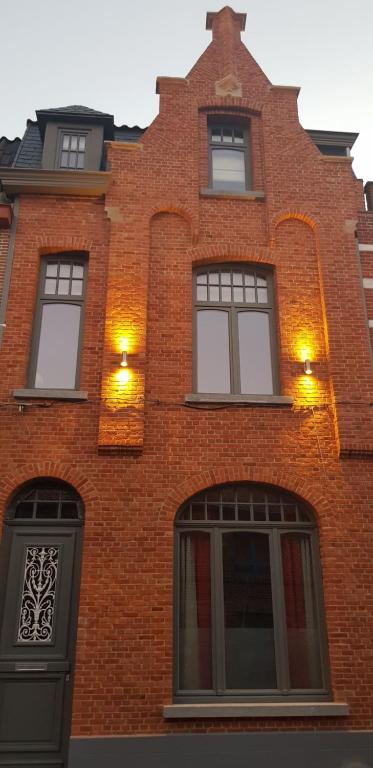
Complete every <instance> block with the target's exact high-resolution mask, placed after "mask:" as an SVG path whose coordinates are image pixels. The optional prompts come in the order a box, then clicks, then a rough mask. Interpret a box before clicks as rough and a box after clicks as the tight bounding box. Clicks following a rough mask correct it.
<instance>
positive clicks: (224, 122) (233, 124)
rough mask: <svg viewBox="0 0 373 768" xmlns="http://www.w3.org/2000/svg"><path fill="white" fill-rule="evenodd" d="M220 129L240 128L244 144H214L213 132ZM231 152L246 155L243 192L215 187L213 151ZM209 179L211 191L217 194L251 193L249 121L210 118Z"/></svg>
mask: <svg viewBox="0 0 373 768" xmlns="http://www.w3.org/2000/svg"><path fill="white" fill-rule="evenodd" d="M217 128H220V129H221V131H223V130H224V129H226V130H227V129H228V130H229V129H232V130H234V129H235V128H238V129H239V130H242V132H243V144H237V145H234V144H233V143H232V144H229V143H226V144H224V143H223V142H222V143H221V144H219V143H217V142H214V141H213V140H212V133H213V130H214V129H215V130H216V129H217ZM219 149H221V150H231V151H232V152H240V153H241V154H243V155H244V167H245V188H244V189H243V190H237V191H234V190H230V189H228V188H227V189H225V188H224V186H219V187H214V179H213V163H212V151H213V150H217V151H219ZM208 178H209V189H212V190H215V191H217V192H222V193H224V192H226V193H227V194H238V195H239V194H245V193H246V192H249V191H250V190H251V189H252V170H251V134H250V124H249V122H248V120H245V119H242V118H238V117H233V116H231V117H230V116H224V117H223V116H219V115H212V116H210V117H208Z"/></svg>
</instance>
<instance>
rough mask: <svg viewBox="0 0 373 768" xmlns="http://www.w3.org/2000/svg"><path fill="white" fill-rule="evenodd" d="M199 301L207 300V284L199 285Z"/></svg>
mask: <svg viewBox="0 0 373 768" xmlns="http://www.w3.org/2000/svg"><path fill="white" fill-rule="evenodd" d="M197 301H207V285H197Z"/></svg>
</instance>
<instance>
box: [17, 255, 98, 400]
mask: <svg viewBox="0 0 373 768" xmlns="http://www.w3.org/2000/svg"><path fill="white" fill-rule="evenodd" d="M86 272H87V259H86V257H85V256H84V254H80V253H72V254H66V253H63V254H56V255H51V256H47V257H45V258H43V259H42V262H41V268H40V279H39V291H38V298H37V306H36V313H35V322H34V333H33V343H32V353H31V359H30V376H29V386H30V387H31V388H35V389H77V388H78V382H79V356H80V347H81V337H82V315H83V304H84V296H85V284H86Z"/></svg>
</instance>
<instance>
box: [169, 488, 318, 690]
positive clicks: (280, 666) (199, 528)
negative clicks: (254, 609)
mask: <svg viewBox="0 0 373 768" xmlns="http://www.w3.org/2000/svg"><path fill="white" fill-rule="evenodd" d="M234 485H235V486H236V487H238V486H239V485H240V486H244V485H245V486H249V485H250V486H251V487H252V488H253V489H259V488H263V487H264V486H260V485H256V484H248V483H240V484H234ZM228 487H229V484H228V485H224V486H215V487H214V488H208V489H206V490H207V491H209V490H215V489H224V488H228ZM267 491H270V492H273V491H274V492H277V493H278V494H279V496H288V497H289V498H293V500H294V499H295V497H292V496H291V495H290V494H284V493H283V492H282V489H279V488H271V487H267ZM204 493H205V492H201V493H199V494H196V495H195V496H194V497H191V498H190V499H189V500H188V501H187V502H186V503H185V504H183V505H182V506H181V507H180V509H179V511H178V513H177V515H176V518H175V523H174V592H173V594H174V643H173V647H174V665H173V691H174V696H173V700H174V703H178V704H186V703H190V704H191V703H198V704H203V703H210V704H211V703H224V702H227V703H228V702H230V703H234V702H244V701H247V702H250V701H252V702H254V701H256V702H259V701H260V702H279V701H284V702H289V703H290V702H307V701H308V702H310V703H311V702H312V701H323V700H327V701H330V700H331V699H332V696H331V686H330V674H329V657H328V643H327V634H326V625H325V609H324V599H323V584H322V573H321V561H320V551H319V541H318V529H317V523H316V521H315V519H314V515H313V513H312V512H311V510H310V509H309V508H308V507H307V505H305V504H304V503H302V504H301V505H300V506H301V508H303V509H306V510H307V512H308V514H309V520H308V521H307V522H305V521H299V520H298V521H297V522H296V523H294V522H284V521H279V522H269V521H266V522H249V521H242V522H241V521H237V520H235V521H224V520H219V521H216V520H214V521H213V520H209V521H207V520H204V521H197V520H194V521H193V520H185V519H184V520H183V519H181V518H180V515H181V514H182V512H183V510H184V509H185V508H186V507H187V505H188V504H190V503H191V502H193V500H197V499H198V498H199V497H202V496H203V494H204ZM298 504H299V502H298ZM185 531H190V532H191V531H193V532H195V531H196V532H203V533H208V534H209V536H210V541H211V548H210V553H211V554H210V566H211V654H212V678H213V685H214V689H211V690H202V689H201V690H198V689H196V690H189V689H181V688H180V687H179V674H180V670H179V616H180V596H179V592H180V590H179V583H180V582H179V579H180V558H179V553H180V533H182V532H185ZM223 531H225V532H233V533H235V532H239V531H249V532H252V533H260V534H266V535H267V536H268V540H269V550H270V572H271V586H272V605H273V619H274V647H275V672H276V676H277V682H278V687H277V689H240V690H237V689H235V690H234V689H232V690H229V689H225V690H224V688H222V682H223V681H224V679H225V671H224V664H225V661H224V659H225V651H224V605H223V600H224V597H223V580H222V573H223V558H222V532H223ZM284 531H286V533H298V534H299V533H300V532H301V531H302V532H308V535H309V540H310V547H311V553H312V575H313V586H314V594H315V604H316V615H317V620H318V638H319V651H320V666H321V675H322V682H323V686H322V687H321V688H318V689H316V688H314V689H291V688H290V687H289V680H290V677H289V676H290V670H289V664H288V656H287V652H288V647H287V629H286V613H285V611H286V608H285V594H284V587H283V579H282V577H283V569H282V556H281V532H284Z"/></svg>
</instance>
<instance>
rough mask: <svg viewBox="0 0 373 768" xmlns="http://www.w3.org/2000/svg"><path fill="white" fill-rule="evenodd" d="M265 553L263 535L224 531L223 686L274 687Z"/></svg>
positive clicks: (269, 596)
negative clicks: (224, 675)
mask: <svg viewBox="0 0 373 768" xmlns="http://www.w3.org/2000/svg"><path fill="white" fill-rule="evenodd" d="M269 557H270V556H269V541H268V537H267V536H266V535H265V534H262V533H249V532H246V531H245V532H239V533H225V534H223V579H224V617H225V620H224V626H225V674H226V687H227V688H228V689H241V688H246V689H250V688H276V684H277V683H276V669H275V648H274V631H273V611H272V588H271V573H270V559H269Z"/></svg>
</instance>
